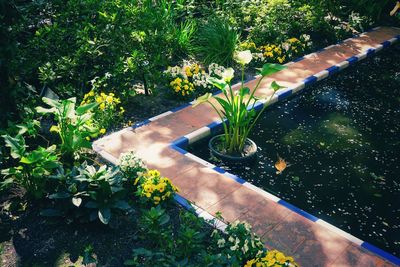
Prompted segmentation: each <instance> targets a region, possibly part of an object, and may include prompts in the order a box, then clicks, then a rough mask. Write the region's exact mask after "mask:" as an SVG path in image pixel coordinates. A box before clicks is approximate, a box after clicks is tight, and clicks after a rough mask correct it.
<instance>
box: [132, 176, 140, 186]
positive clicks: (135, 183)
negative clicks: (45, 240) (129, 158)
mask: <svg viewBox="0 0 400 267" xmlns="http://www.w3.org/2000/svg"><path fill="white" fill-rule="evenodd" d="M138 182H139V177H138V178H136V179H135V182H134V183H133V185H137V183H138Z"/></svg>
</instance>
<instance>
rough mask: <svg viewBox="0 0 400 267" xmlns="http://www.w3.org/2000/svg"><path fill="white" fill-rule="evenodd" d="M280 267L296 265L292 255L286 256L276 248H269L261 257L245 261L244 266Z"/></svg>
mask: <svg viewBox="0 0 400 267" xmlns="http://www.w3.org/2000/svg"><path fill="white" fill-rule="evenodd" d="M270 266H272V267H281V266H293V267H294V266H298V264H297V263H296V262H294V260H293V258H292V257H286V256H285V254H283V253H282V252H279V251H277V250H270V251H268V252H265V253H264V256H263V257H257V258H254V259H251V260H249V261H247V263H246V265H244V267H270Z"/></svg>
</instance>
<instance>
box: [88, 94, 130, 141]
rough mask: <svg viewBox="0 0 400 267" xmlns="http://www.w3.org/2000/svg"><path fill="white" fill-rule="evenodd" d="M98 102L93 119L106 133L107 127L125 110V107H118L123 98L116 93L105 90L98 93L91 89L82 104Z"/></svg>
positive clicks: (101, 130) (102, 132) (101, 131)
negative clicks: (105, 91)
mask: <svg viewBox="0 0 400 267" xmlns="http://www.w3.org/2000/svg"><path fill="white" fill-rule="evenodd" d="M90 103H97V104H98V108H96V109H93V110H92V111H91V112H92V113H93V119H94V120H95V121H96V123H97V124H98V127H99V128H100V133H101V134H105V132H106V129H107V128H108V127H110V125H111V124H112V123H115V120H116V119H118V118H120V117H121V116H122V114H124V112H125V110H124V108H123V107H118V105H119V104H121V100H120V99H119V98H118V97H115V94H114V93H109V94H106V93H104V92H101V93H100V94H99V93H96V92H95V91H94V90H91V91H90V92H89V93H87V94H85V96H84V97H83V101H82V103H81V105H85V104H90Z"/></svg>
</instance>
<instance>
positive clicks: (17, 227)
mask: <svg viewBox="0 0 400 267" xmlns="http://www.w3.org/2000/svg"><path fill="white" fill-rule="evenodd" d="M16 194H17V195H19V194H20V193H18V192H17V193H16ZM11 195H15V193H14V194H13V193H11ZM24 203H26V202H24V201H21V199H20V198H19V197H17V196H15V197H13V198H9V197H7V198H6V199H5V198H3V199H1V203H0V266H1V267H11V266H27V267H28V266H29V267H32V266H37V267H39V266H40V267H42V266H43V267H44V266H46V267H47V266H84V265H83V260H87V259H90V258H92V257H93V259H95V261H96V262H97V265H96V264H89V265H86V266H124V264H123V263H124V261H125V260H127V259H129V258H131V255H132V249H134V248H140V247H146V243H145V242H144V241H142V240H143V239H139V238H138V235H139V229H138V226H137V218H138V217H139V216H138V214H137V213H132V214H129V215H119V216H115V217H114V219H113V220H112V221H111V222H110V225H103V224H101V223H100V222H93V223H86V224H83V223H78V222H67V221H66V220H65V219H61V218H48V217H43V216H40V215H39V213H40V211H41V210H42V207H43V203H36V204H32V205H30V206H26V207H24ZM9 210H13V211H9ZM180 211H182V209H181V207H178V206H175V205H173V206H172V207H171V208H169V209H167V212H168V214H169V215H170V217H171V218H175V219H173V221H172V224H173V225H178V224H179V215H178V214H179V212H180ZM90 246H91V247H92V249H89V252H88V253H86V257H85V249H87V248H88V247H90ZM88 256H89V257H88Z"/></svg>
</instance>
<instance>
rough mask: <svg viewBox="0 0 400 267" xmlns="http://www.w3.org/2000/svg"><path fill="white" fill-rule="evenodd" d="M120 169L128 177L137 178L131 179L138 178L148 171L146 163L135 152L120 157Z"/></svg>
mask: <svg viewBox="0 0 400 267" xmlns="http://www.w3.org/2000/svg"><path fill="white" fill-rule="evenodd" d="M119 168H120V169H121V171H122V172H123V173H125V174H126V175H128V176H135V177H131V178H136V176H138V175H140V174H141V173H142V172H144V171H145V170H146V169H147V167H146V165H145V164H144V162H143V161H142V160H141V159H140V158H139V157H137V156H136V153H135V151H130V152H127V153H123V154H121V156H120V157H119Z"/></svg>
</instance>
